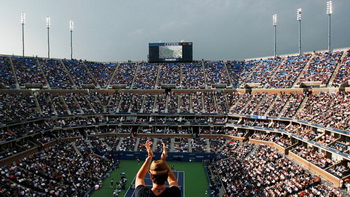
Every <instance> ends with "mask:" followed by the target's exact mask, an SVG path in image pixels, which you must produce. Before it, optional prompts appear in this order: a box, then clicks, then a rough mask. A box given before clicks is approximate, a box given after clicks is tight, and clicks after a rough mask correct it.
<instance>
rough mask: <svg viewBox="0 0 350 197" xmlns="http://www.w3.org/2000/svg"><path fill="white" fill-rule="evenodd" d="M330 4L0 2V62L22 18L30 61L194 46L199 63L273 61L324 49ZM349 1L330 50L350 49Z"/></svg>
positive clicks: (312, 0) (138, 56)
mask: <svg viewBox="0 0 350 197" xmlns="http://www.w3.org/2000/svg"><path fill="white" fill-rule="evenodd" d="M326 2H327V0H0V16H1V17H0V27H1V28H0V54H15V55H21V54H22V36H21V24H20V15H21V12H25V13H26V24H25V55H28V56H33V55H37V56H40V57H46V56H47V29H46V21H45V20H46V16H50V17H51V29H50V44H51V57H54V58H70V32H69V20H73V21H74V24H75V29H74V32H73V47H74V49H73V51H74V54H73V57H74V58H77V59H87V60H94V61H124V60H133V61H136V60H146V59H147V54H148V43H149V42H159V41H161V42H171V41H181V40H184V41H192V42H193V43H194V48H193V55H194V59H243V58H252V57H262V56H270V55H273V26H272V15H273V14H277V15H278V23H277V54H286V53H296V52H298V38H299V37H298V36H299V33H298V32H299V29H298V28H299V26H298V22H297V20H296V10H297V8H302V10H303V13H302V37H303V38H302V50H303V51H313V50H323V49H327V46H328V45H327V33H328V30H327V28H328V26H327V25H328V15H327V14H326ZM349 21H350V0H333V15H332V48H342V47H350V23H349Z"/></svg>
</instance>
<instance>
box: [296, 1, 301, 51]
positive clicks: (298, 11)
mask: <svg viewBox="0 0 350 197" xmlns="http://www.w3.org/2000/svg"><path fill="white" fill-rule="evenodd" d="M297 21H299V55H301V8H299V9H297Z"/></svg>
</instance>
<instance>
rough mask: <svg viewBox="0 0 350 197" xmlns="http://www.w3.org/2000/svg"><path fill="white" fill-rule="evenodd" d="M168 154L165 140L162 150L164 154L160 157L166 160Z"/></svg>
mask: <svg viewBox="0 0 350 197" xmlns="http://www.w3.org/2000/svg"><path fill="white" fill-rule="evenodd" d="M167 156H168V153H167V151H166V145H165V143H164V142H163V152H162V156H161V157H160V159H162V160H166V157H167Z"/></svg>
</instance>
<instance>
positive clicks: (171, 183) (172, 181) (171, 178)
mask: <svg viewBox="0 0 350 197" xmlns="http://www.w3.org/2000/svg"><path fill="white" fill-rule="evenodd" d="M167 156H168V152H167V150H166V144H165V143H163V152H162V155H161V157H160V159H162V160H164V161H166V157H167ZM165 163H166V164H167V165H168V163H167V162H165ZM168 169H169V172H168V183H169V187H172V186H176V187H178V186H179V183H178V182H177V179H176V176H175V174H174V172H173V171H172V170H171V168H170V167H169V165H168Z"/></svg>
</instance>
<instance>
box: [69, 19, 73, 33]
mask: <svg viewBox="0 0 350 197" xmlns="http://www.w3.org/2000/svg"><path fill="white" fill-rule="evenodd" d="M69 29H70V31H73V30H74V21H69Z"/></svg>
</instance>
